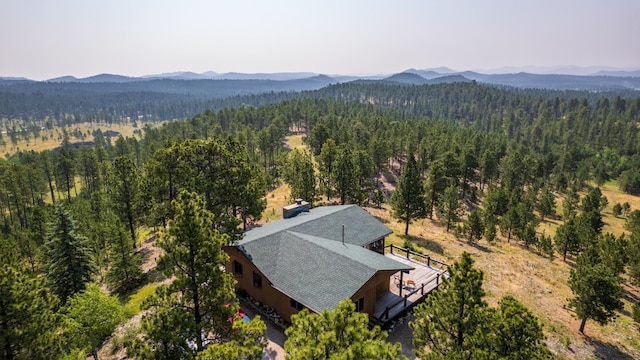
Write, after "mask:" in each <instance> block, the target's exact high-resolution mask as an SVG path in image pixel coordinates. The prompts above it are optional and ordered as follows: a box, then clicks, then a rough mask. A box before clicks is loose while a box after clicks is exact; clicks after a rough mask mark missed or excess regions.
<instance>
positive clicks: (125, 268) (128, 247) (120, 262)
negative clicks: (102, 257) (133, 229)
mask: <svg viewBox="0 0 640 360" xmlns="http://www.w3.org/2000/svg"><path fill="white" fill-rule="evenodd" d="M105 226H108V227H110V231H109V233H110V235H111V239H110V244H109V265H110V266H109V270H108V271H107V283H108V284H109V288H110V289H111V290H113V291H116V292H120V293H122V292H125V291H127V290H129V289H131V288H133V287H135V286H136V285H137V284H138V282H139V281H140V279H141V278H142V275H143V274H142V269H141V268H140V266H141V265H142V258H140V256H138V255H137V254H136V252H135V251H134V250H133V244H132V241H131V237H129V234H127V231H126V229H125V228H124V227H123V226H122V224H120V223H119V222H116V223H113V224H105Z"/></svg>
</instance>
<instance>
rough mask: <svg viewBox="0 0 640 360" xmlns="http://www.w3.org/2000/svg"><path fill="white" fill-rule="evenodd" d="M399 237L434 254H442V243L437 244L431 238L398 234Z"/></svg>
mask: <svg viewBox="0 0 640 360" xmlns="http://www.w3.org/2000/svg"><path fill="white" fill-rule="evenodd" d="M400 238H401V239H403V240H405V241H407V240H408V241H410V242H411V243H413V244H416V245H418V246H420V247H423V248H425V249H427V250H429V251H431V252H434V253H436V254H440V255H444V248H443V247H442V245H440V244H438V243H437V242H435V241H433V240H430V239H425V238H423V237H420V236H415V235H400Z"/></svg>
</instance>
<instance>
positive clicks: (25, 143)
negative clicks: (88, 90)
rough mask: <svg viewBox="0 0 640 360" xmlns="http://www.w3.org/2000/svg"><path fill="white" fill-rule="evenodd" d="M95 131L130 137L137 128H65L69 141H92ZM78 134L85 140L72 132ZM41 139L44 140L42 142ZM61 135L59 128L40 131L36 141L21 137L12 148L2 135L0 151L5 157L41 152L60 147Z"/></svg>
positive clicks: (98, 126)
mask: <svg viewBox="0 0 640 360" xmlns="http://www.w3.org/2000/svg"><path fill="white" fill-rule="evenodd" d="M97 129H100V130H102V132H105V131H107V130H113V131H117V132H119V133H120V134H122V135H123V136H128V137H132V136H134V131H135V130H136V129H138V128H135V127H133V126H132V125H131V124H124V125H122V124H95V123H82V124H75V125H73V126H69V127H67V128H66V130H67V133H68V134H69V141H71V142H76V141H92V140H93V135H91V133H92V132H93V131H95V130H97ZM76 130H77V132H80V133H82V134H84V136H85V138H84V139H82V138H81V137H75V136H74V135H73V134H74V132H76ZM43 137H45V138H46V139H45V140H43ZM62 139H63V135H62V129H61V128H55V129H52V130H42V131H41V132H40V137H39V138H37V139H33V138H30V139H29V140H25V139H24V138H23V137H22V136H19V140H18V142H17V144H16V145H15V146H14V145H13V144H11V141H10V140H9V138H8V136H7V135H6V134H4V141H5V143H6V144H5V145H4V146H2V145H0V151H2V152H3V153H4V154H5V156H10V155H12V154H14V153H16V152H18V151H20V150H34V151H43V150H50V149H53V148H55V147H57V146H60V143H62Z"/></svg>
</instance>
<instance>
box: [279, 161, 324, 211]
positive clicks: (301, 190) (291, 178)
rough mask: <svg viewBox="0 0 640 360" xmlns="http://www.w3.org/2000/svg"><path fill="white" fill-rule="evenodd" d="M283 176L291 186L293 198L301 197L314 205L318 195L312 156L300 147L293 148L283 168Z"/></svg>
mask: <svg viewBox="0 0 640 360" xmlns="http://www.w3.org/2000/svg"><path fill="white" fill-rule="evenodd" d="M282 176H283V178H284V181H286V182H287V183H288V184H289V186H290V187H291V198H292V199H297V198H301V199H303V200H305V201H308V202H309V204H310V205H311V206H313V201H314V200H315V197H316V190H317V189H316V188H317V187H316V175H315V171H314V168H313V162H312V161H311V156H310V155H309V154H308V153H306V152H302V151H300V150H298V149H293V150H292V151H291V152H290V153H289V155H287V160H286V161H285V164H284V168H283V170H282Z"/></svg>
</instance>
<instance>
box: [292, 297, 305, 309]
mask: <svg viewBox="0 0 640 360" xmlns="http://www.w3.org/2000/svg"><path fill="white" fill-rule="evenodd" d="M290 304H291V307H292V308H294V309H296V310H298V311H300V310H302V309H304V306H303V305H302V304H300V303H299V302H297V301H295V300H293V299H291V301H290Z"/></svg>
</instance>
